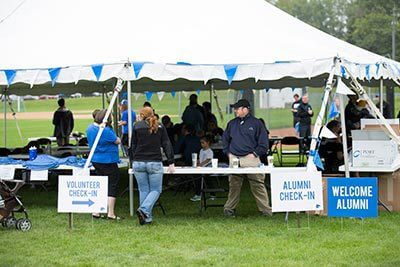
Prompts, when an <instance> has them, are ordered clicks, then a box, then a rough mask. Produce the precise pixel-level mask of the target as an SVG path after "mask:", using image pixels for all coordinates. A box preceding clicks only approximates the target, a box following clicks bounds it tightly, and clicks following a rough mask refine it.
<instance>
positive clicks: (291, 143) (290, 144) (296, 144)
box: [278, 136, 305, 166]
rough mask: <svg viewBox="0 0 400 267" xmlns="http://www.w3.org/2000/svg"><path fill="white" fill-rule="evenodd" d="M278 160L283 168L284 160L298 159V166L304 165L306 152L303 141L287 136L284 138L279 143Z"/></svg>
mask: <svg viewBox="0 0 400 267" xmlns="http://www.w3.org/2000/svg"><path fill="white" fill-rule="evenodd" d="M278 151H279V153H278V154H279V155H278V160H279V164H280V165H281V166H283V164H284V162H283V160H284V158H291V159H293V158H297V159H298V162H297V165H303V164H304V162H303V161H304V160H303V159H304V156H305V152H304V150H303V149H302V142H301V139H300V138H298V137H297V136H285V137H283V138H282V140H281V141H280V143H279V146H278Z"/></svg>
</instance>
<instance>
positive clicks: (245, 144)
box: [222, 114, 268, 156]
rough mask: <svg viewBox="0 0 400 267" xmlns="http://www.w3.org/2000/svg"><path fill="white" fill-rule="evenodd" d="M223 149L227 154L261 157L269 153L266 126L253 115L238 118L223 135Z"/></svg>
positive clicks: (230, 123) (229, 124)
mask: <svg viewBox="0 0 400 267" xmlns="http://www.w3.org/2000/svg"><path fill="white" fill-rule="evenodd" d="M222 149H223V152H224V153H225V154H228V153H231V154H233V155H235V156H246V155H248V154H251V153H253V154H255V155H256V156H261V155H263V154H265V153H267V149H268V134H267V129H266V127H265V126H264V124H263V123H262V122H261V121H260V120H259V119H257V118H255V117H254V116H252V115H251V114H248V115H247V116H246V117H244V118H240V117H236V118H234V119H233V120H231V121H230V122H229V123H228V125H227V126H226V130H225V131H224V134H223V135H222Z"/></svg>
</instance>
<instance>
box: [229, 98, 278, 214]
mask: <svg viewBox="0 0 400 267" xmlns="http://www.w3.org/2000/svg"><path fill="white" fill-rule="evenodd" d="M233 108H234V111H235V114H236V118H234V119H232V120H231V121H230V122H229V123H228V125H227V127H226V130H225V132H224V134H223V136H222V143H223V151H224V153H225V154H227V155H228V157H229V162H232V160H233V159H234V158H238V159H239V165H240V167H259V165H260V164H261V161H260V156H261V155H264V154H266V153H267V148H268V134H267V129H266V127H265V126H264V125H263V124H262V122H261V121H260V120H259V119H257V118H255V117H254V116H253V115H251V114H250V103H249V101H247V100H246V99H240V100H239V101H238V102H237V103H235V104H234V105H233ZM245 178H246V179H247V180H248V181H249V184H250V189H251V192H252V193H253V195H254V198H255V199H256V204H257V207H258V210H259V211H260V212H261V214H263V215H268V216H271V215H272V212H271V207H270V206H269V199H268V193H267V190H266V188H265V185H264V180H265V175H264V174H233V175H230V177H229V194H228V200H227V201H226V203H225V205H224V215H225V216H228V217H234V216H235V209H236V206H237V205H238V204H239V199H240V190H241V188H242V183H243V180H244V179H245Z"/></svg>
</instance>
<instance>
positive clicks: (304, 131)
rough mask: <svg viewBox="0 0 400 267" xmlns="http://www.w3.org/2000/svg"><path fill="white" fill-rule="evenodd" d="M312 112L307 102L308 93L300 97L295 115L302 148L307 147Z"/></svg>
mask: <svg viewBox="0 0 400 267" xmlns="http://www.w3.org/2000/svg"><path fill="white" fill-rule="evenodd" d="M313 115H314V112H313V110H312V108H311V106H310V104H309V103H308V95H303V96H302V97H301V102H300V105H299V106H298V107H297V116H298V117H299V122H300V127H299V128H300V129H299V130H300V137H302V138H303V149H307V147H308V144H309V137H310V136H311V117H312V116H313Z"/></svg>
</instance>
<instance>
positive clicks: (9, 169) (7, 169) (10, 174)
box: [0, 165, 15, 180]
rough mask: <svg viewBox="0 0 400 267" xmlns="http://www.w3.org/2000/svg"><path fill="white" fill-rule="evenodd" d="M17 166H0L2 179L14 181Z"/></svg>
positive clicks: (0, 177)
mask: <svg viewBox="0 0 400 267" xmlns="http://www.w3.org/2000/svg"><path fill="white" fill-rule="evenodd" d="M14 173H15V166H14V165H0V179H2V180H12V179H14Z"/></svg>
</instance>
